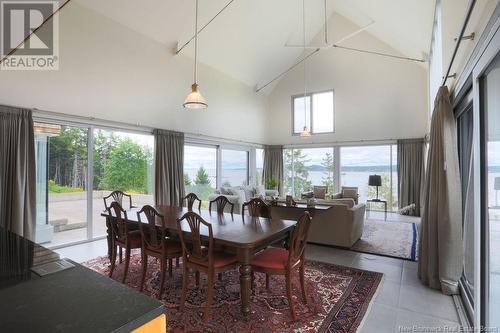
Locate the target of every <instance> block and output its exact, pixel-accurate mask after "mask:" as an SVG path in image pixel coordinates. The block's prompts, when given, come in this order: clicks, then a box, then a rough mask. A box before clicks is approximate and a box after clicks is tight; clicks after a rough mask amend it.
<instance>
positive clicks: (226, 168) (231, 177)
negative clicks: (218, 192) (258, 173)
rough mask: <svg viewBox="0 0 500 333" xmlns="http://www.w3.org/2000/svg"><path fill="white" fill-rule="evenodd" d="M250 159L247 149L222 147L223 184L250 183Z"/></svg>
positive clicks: (238, 184)
mask: <svg viewBox="0 0 500 333" xmlns="http://www.w3.org/2000/svg"><path fill="white" fill-rule="evenodd" d="M248 160H249V152H248V151H246V150H234V149H224V148H223V149H221V185H222V186H226V187H229V186H241V185H248V177H249V171H248V166H249V164H248Z"/></svg>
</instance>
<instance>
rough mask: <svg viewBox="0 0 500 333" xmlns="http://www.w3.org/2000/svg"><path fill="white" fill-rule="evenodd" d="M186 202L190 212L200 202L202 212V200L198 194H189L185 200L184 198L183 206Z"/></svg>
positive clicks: (199, 206) (199, 207)
mask: <svg viewBox="0 0 500 333" xmlns="http://www.w3.org/2000/svg"><path fill="white" fill-rule="evenodd" d="M184 201H186V204H187V208H188V210H190V211H191V210H193V205H194V204H195V203H196V201H198V210H201V199H200V198H198V196H197V195H196V194H194V193H189V194H188V195H186V196H185V197H184V198H182V203H181V206H182V205H183V204H184Z"/></svg>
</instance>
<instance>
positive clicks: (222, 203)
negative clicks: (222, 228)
mask: <svg viewBox="0 0 500 333" xmlns="http://www.w3.org/2000/svg"><path fill="white" fill-rule="evenodd" d="M213 203H215V204H216V206H217V214H224V208H226V205H230V206H231V214H233V211H234V204H233V203H231V202H230V201H229V200H228V199H227V198H226V197H225V196H223V195H219V196H218V197H217V198H215V199H214V200H212V201H210V204H209V205H208V210H209V211H210V212H212V204H213Z"/></svg>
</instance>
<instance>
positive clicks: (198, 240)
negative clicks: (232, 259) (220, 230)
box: [177, 212, 214, 266]
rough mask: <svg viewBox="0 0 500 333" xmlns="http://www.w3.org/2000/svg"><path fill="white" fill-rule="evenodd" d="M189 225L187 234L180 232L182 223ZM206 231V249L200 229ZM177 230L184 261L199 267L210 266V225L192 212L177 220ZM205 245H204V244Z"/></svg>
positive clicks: (211, 245)
mask: <svg viewBox="0 0 500 333" xmlns="http://www.w3.org/2000/svg"><path fill="white" fill-rule="evenodd" d="M183 221H186V222H187V224H188V225H189V231H190V232H189V233H187V234H186V233H184V232H183V231H182V223H183ZM202 226H203V227H206V228H207V229H208V247H207V246H205V245H204V243H203V241H202V236H201V232H200V230H201V227H202ZM177 230H178V233H179V237H180V239H181V244H182V251H183V256H184V258H185V260H187V261H189V262H193V263H196V264H201V265H207V266H210V265H211V261H212V258H213V255H212V254H213V243H214V238H213V232H212V225H211V224H210V223H208V222H207V221H205V220H204V219H203V218H202V217H201V216H200V215H198V214H196V213H194V212H187V213H186V214H184V215H183V216H182V217H181V218H180V219H178V220H177ZM205 244H206V243H205Z"/></svg>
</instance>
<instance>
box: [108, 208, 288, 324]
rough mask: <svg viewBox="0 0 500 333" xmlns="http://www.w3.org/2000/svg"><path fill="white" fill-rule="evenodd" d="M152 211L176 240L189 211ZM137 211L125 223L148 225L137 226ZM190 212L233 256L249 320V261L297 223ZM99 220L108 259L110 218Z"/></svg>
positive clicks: (185, 228) (204, 234) (205, 232)
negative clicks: (105, 236) (207, 225)
mask: <svg viewBox="0 0 500 333" xmlns="http://www.w3.org/2000/svg"><path fill="white" fill-rule="evenodd" d="M153 207H154V208H155V209H156V210H157V211H158V212H159V213H160V214H161V215H163V216H164V220H165V226H166V229H167V230H168V232H169V234H170V235H172V237H175V236H176V235H177V234H178V229H177V220H178V219H180V218H182V216H183V215H184V214H185V213H187V212H188V211H189V210H188V208H186V207H179V206H167V205H159V206H153ZM139 210H140V208H136V207H133V208H130V209H128V210H126V214H127V215H126V216H127V220H128V223H129V224H130V225H134V226H135V227H138V223H140V222H142V223H147V222H146V219H145V217H141V221H140V222H139V219H138V216H137V212H138V211H139ZM191 211H193V212H195V213H197V214H198V215H200V216H201V217H202V218H203V219H204V220H205V221H206V222H208V223H210V224H211V225H212V232H213V239H214V243H215V244H216V245H219V246H222V247H223V248H225V249H226V250H228V251H231V252H233V253H236V255H237V258H238V263H239V274H240V297H241V312H242V314H243V315H244V316H248V314H250V295H251V277H252V266H251V259H252V256H253V254H254V253H256V252H258V251H260V250H261V249H264V248H266V247H267V246H269V245H272V244H276V243H278V242H281V241H284V240H286V239H287V238H288V236H289V234H290V232H291V231H292V229H293V228H294V226H295V224H296V223H297V222H296V221H292V220H284V219H275V218H263V217H253V216H249V215H242V214H230V213H223V214H218V213H217V212H210V211H208V210H205V209H201V210H198V209H193V210H191ZM101 216H103V217H105V218H106V226H107V233H108V256H109V257H111V247H112V245H111V229H110V217H111V216H110V215H109V212H107V211H105V212H103V213H102V214H101ZM156 225H157V226H158V227H159V226H161V219H159V218H158V219H157V221H156ZM181 228H182V232H184V233H189V232H190V229H189V225H188V224H187V222H186V221H183V222H181ZM200 234H201V236H202V237H203V238H206V237H208V229H207V228H202V229H201V230H200ZM177 236H178V235H177Z"/></svg>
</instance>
